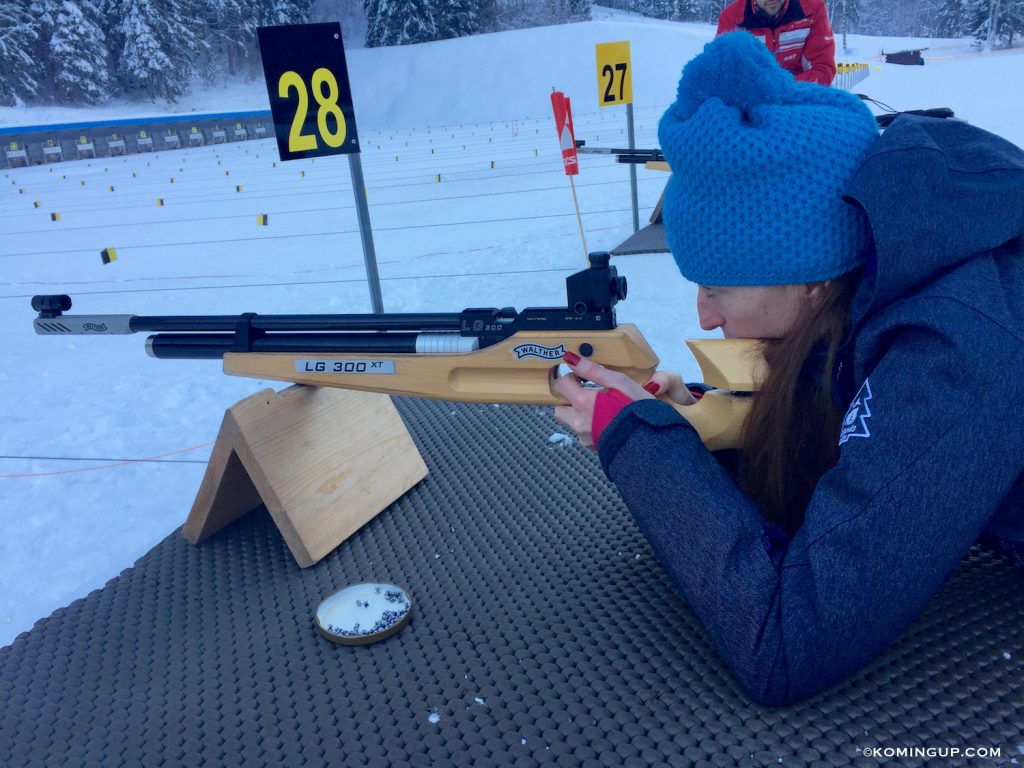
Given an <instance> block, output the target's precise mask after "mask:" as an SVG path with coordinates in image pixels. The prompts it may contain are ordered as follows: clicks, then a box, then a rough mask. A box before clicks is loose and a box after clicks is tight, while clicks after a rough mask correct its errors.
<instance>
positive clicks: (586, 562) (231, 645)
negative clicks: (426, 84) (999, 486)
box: [0, 400, 1024, 768]
mask: <svg viewBox="0 0 1024 768" xmlns="http://www.w3.org/2000/svg"><path fill="white" fill-rule="evenodd" d="M396 403H397V405H398V407H399V409H400V411H401V413H402V415H403V417H404V418H405V420H406V423H407V424H408V425H409V427H410V431H411V432H412V434H413V436H414V438H415V439H416V441H417V443H418V445H419V446H420V449H421V451H422V452H423V456H424V459H425V460H426V462H427V465H428V466H429V468H430V475H429V476H428V477H427V479H426V480H424V481H423V482H422V483H420V484H419V485H418V486H417V487H415V488H414V489H413V490H412V491H410V492H409V493H408V494H406V495H405V496H404V497H403V498H402V499H400V500H399V501H397V502H396V503H395V504H393V505H392V506H391V507H389V508H388V509H386V510H385V511H384V512H382V513H381V514H380V515H379V516H378V517H377V518H376V519H375V520H373V521H372V522H371V523H369V524H368V525H367V526H365V527H364V528H363V529H362V530H361V531H359V532H358V533H357V534H356V535H355V536H353V537H352V538H351V539H350V540H349V541H347V542H345V543H344V544H342V546H341V547H339V548H338V549H337V550H336V551H334V552H333V553H331V554H330V555H329V556H328V557H327V558H325V559H324V560H323V561H322V562H321V563H319V564H318V565H316V566H314V567H312V568H309V569H306V570H301V569H299V568H298V566H297V565H296V564H295V562H294V560H293V559H292V557H291V554H290V553H289V552H288V550H287V547H286V546H285V544H284V542H283V540H282V539H281V537H280V535H279V534H278V532H277V530H276V529H275V528H274V526H273V524H272V522H271V520H270V517H269V515H268V514H267V513H266V511H265V510H263V509H260V510H257V511H254V512H252V513H250V514H249V515H247V516H246V517H244V518H242V519H241V520H240V521H238V522H237V523H235V524H233V525H232V526H230V527H229V528H226V529H225V530H223V531H221V532H220V533H218V534H217V535H215V536H214V537H213V538H211V539H210V540H209V541H208V542H206V543H204V544H202V545H200V546H198V547H193V546H192V545H190V544H188V543H187V542H186V541H185V540H184V539H183V538H182V537H181V536H180V535H179V534H174V535H172V536H170V537H168V538H167V539H166V540H164V541H163V542H162V543H160V544H159V545H158V546H156V547H155V548H154V549H153V550H152V551H150V552H149V553H148V554H147V555H146V556H145V557H143V558H142V559H140V560H139V561H138V563H136V565H135V566H134V567H133V568H131V569H129V570H127V571H125V572H124V573H122V574H121V575H120V576H118V577H117V578H115V579H113V580H112V581H110V582H109V583H108V584H107V585H106V586H105V587H104V588H103V589H101V590H98V591H96V592H93V593H92V594H90V595H89V596H88V597H86V598H84V599H82V600H79V601H77V602H75V603H73V604H72V605H71V606H69V607H67V608H65V609H62V610H59V611H57V612H55V613H54V614H53V615H52V616H50V617H49V618H48V619H45V620H42V621H40V622H39V623H37V624H36V626H35V627H34V629H32V631H31V632H29V633H26V634H24V635H22V636H20V637H19V638H18V639H17V640H16V641H15V642H14V644H13V645H12V646H10V647H9V648H6V649H4V650H2V651H0V691H2V695H0V765H3V766H16V767H18V768H21V767H23V766H47V767H48V768H49V767H50V766H103V768H115V767H117V766H146V767H147V768H148V767H149V766H275V767H276V766H303V767H304V768H314V767H318V766H328V765H330V766H345V767H346V768H347V767H348V766H406V765H413V766H446V765H472V766H492V765H515V766H536V765H557V766H683V765H716V766H718V765H720V766H753V765H763V766H773V767H777V766H779V765H782V766H803V765H820V766H826V765H827V766H843V765H856V766H878V765H881V764H901V765H943V766H945V765H986V766H989V765H1011V764H1012V763H1011V760H1017V761H1020V762H1024V753H1021V752H1018V750H1024V735H1022V734H1024V666H1022V656H1021V653H1022V650H1024V648H1022V646H1024V594H1022V592H1024V590H1022V586H1024V579H1022V578H1021V576H1020V575H1018V574H1017V573H1016V572H1015V569H1014V567H1013V566H1012V565H1011V564H1010V563H1009V562H1008V561H1006V560H1004V559H1002V558H1001V557H998V556H995V555H992V554H988V553H983V552H982V551H980V550H976V551H974V552H973V553H972V555H971V556H970V557H969V558H968V560H966V561H965V562H964V564H963V565H962V566H961V568H960V569H959V571H958V572H957V573H956V575H955V576H954V578H953V579H952V581H951V582H950V583H949V584H948V585H947V586H946V587H945V588H944V589H943V591H942V592H941V593H940V594H939V595H938V596H937V597H936V598H935V599H934V600H933V601H932V603H931V604H930V606H929V608H928V609H927V611H926V612H925V614H924V615H923V616H922V617H921V618H920V619H919V620H918V621H917V622H916V623H915V624H913V625H912V626H911V627H910V628H909V629H908V630H907V631H906V632H905V633H904V634H903V635H902V637H900V638H899V639H898V640H897V642H896V643H895V644H894V645H893V646H892V647H891V648H890V649H889V650H888V651H887V652H886V653H885V654H884V655H883V656H882V657H881V658H879V659H877V660H876V661H875V662H874V663H872V664H871V665H870V666H869V667H868V668H866V669H865V670H863V671H862V672H860V673H858V674H857V675H855V676H854V677H853V678H852V679H850V680H849V681H847V682H845V683H843V684H841V685H840V686H838V687H836V688H833V689H832V690H830V691H827V692H825V693H823V694H821V695H819V696H816V697H814V698H813V699H811V700H809V701H807V702H804V703H801V704H799V705H796V706H794V707H790V708H787V709H780V710H772V709H766V708H762V707H759V706H756V705H754V704H751V703H750V702H748V701H747V700H745V699H744V698H743V697H742V695H741V694H740V693H739V691H738V689H737V687H736V685H735V683H734V682H733V681H732V679H731V677H730V674H729V672H728V670H727V669H726V667H725V666H724V664H723V663H722V662H721V660H720V659H719V658H718V657H717V656H716V655H715V654H714V652H713V651H712V650H711V649H710V648H709V647H708V645H707V643H706V639H705V634H704V632H703V630H702V629H701V627H700V625H699V624H698V623H697V622H696V620H695V619H694V617H693V615H692V614H691V613H690V611H689V609H688V608H687V607H686V606H685V605H684V604H683V603H682V601H681V600H680V599H679V598H678V597H677V596H676V594H675V593H674V592H673V590H672V587H671V585H670V583H669V581H668V578H667V577H666V576H665V574H664V572H663V571H662V569H661V568H660V566H659V565H658V563H657V561H656V560H655V559H654V557H653V556H652V555H651V553H650V550H649V548H648V546H647V544H646V542H645V540H644V539H643V537H642V535H641V534H640V532H639V530H638V529H637V527H636V526H635V524H634V522H633V521H632V518H631V517H630V515H629V513H628V512H627V511H626V509H625V508H624V507H623V506H622V504H621V502H620V501H619V500H618V496H617V494H616V493H615V491H614V488H613V487H611V486H610V485H609V484H608V483H607V481H606V480H605V479H604V477H603V475H602V473H601V471H600V468H599V466H598V464H597V462H596V461H595V460H594V459H593V457H592V456H590V454H588V453H587V452H586V451H584V450H583V449H582V448H580V446H579V445H578V444H575V443H568V442H565V441H561V440H554V441H552V440H551V439H550V438H551V436H552V435H555V434H556V433H558V432H560V431H561V430H560V429H558V425H557V424H556V423H555V422H554V421H553V419H552V417H551V414H550V409H541V408H530V407H495V406H469V405H452V404H449V403H439V402H429V401H416V400H397V401H396ZM190 502H191V500H190V499H189V500H182V503H183V509H184V508H185V507H186V506H187V505H188V503H190ZM366 580H385V581H392V582H395V583H398V584H400V585H403V586H405V587H407V588H408V589H409V590H410V592H411V594H412V596H413V601H414V609H413V611H414V613H413V618H412V621H411V623H410V624H409V626H407V627H405V628H404V629H403V630H402V631H401V632H399V633H398V634H397V635H395V636H393V637H391V638H389V639H387V640H384V641H382V642H380V643H378V644H376V645H369V646H361V647H341V646H336V645H333V644H331V643H329V642H327V641H326V640H324V639H322V638H321V637H319V636H318V635H317V633H316V632H315V630H314V628H313V614H314V610H315V609H316V607H317V605H318V604H319V602H320V601H321V599H323V598H324V597H326V596H327V595H329V594H331V593H332V592H334V591H335V590H337V589H340V588H341V587H343V586H345V585H347V584H350V583H353V582H359V581H366ZM894 599H898V596H894ZM922 746H932V747H950V746H952V747H958V748H967V747H972V746H973V747H994V748H999V749H1000V750H1001V756H1000V757H999V758H995V759H987V760H979V759H977V758H975V759H972V760H968V759H966V758H959V759H947V758H933V759H930V760H929V759H927V758H900V759H886V758H884V757H882V758H875V757H865V756H864V755H863V754H862V752H861V750H863V749H864V748H867V747H922Z"/></svg>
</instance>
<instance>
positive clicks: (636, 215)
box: [596, 40, 640, 232]
mask: <svg viewBox="0 0 1024 768" xmlns="http://www.w3.org/2000/svg"><path fill="white" fill-rule="evenodd" d="M596 57H597V103H598V105H599V106H602V107H612V106H616V105H618V104H625V105H626V131H627V134H628V137H627V138H628V140H629V148H630V149H636V133H635V131H634V129H633V67H632V64H631V63H630V59H629V40H622V41H620V42H617V43H597V45H596ZM629 188H630V194H631V196H632V199H633V232H639V231H640V209H639V206H638V203H637V194H636V164H635V163H630V164H629Z"/></svg>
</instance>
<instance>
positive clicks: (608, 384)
mask: <svg viewBox="0 0 1024 768" xmlns="http://www.w3.org/2000/svg"><path fill="white" fill-rule="evenodd" d="M565 362H566V365H568V366H569V368H570V370H572V372H573V373H575V374H576V375H577V376H579V377H580V378H582V379H586V380H587V381H592V382H594V383H595V384H597V385H599V386H602V387H604V388H605V389H617V390H618V391H619V392H621V393H622V394H624V395H627V396H628V397H631V398H632V399H634V400H643V399H647V398H650V397H652V395H651V394H650V393H649V392H647V391H646V390H645V389H644V388H643V387H642V386H640V385H639V384H637V383H636V382H635V381H633V380H632V379H631V378H629V376H627V375H626V374H624V373H620V372H619V371H610V370H608V369H607V368H605V367H604V366H603V365H600V364H598V363H595V362H594V361H593V360H588V359H587V358H585V357H583V358H581V357H579V356H578V355H574V354H572V353H571V352H570V353H566V355H565Z"/></svg>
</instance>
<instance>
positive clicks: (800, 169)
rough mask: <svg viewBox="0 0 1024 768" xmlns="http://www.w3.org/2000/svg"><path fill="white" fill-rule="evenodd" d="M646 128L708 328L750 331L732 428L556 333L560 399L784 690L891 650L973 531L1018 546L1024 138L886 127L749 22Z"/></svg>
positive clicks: (813, 683)
mask: <svg viewBox="0 0 1024 768" xmlns="http://www.w3.org/2000/svg"><path fill="white" fill-rule="evenodd" d="M659 137H660V139H661V144H662V149H663V151H664V152H665V155H666V158H667V159H668V161H669V163H670V165H671V166H672V169H673V176H672V180H671V181H670V184H669V187H668V190H667V191H666V195H665V203H664V208H663V216H664V220H665V226H666V231H667V235H668V241H669V245H670V247H671V249H672V252H673V255H674V257H675V259H676V261H677V263H678V265H679V268H680V270H681V271H682V274H683V276H684V277H686V278H687V279H689V280H691V281H693V282H695V283H697V284H698V285H699V286H700V287H699V289H698V313H699V315H700V321H701V325H702V327H703V328H705V329H707V330H711V329H714V328H721V329H722V330H723V332H724V334H725V335H726V336H735V337H747V338H761V339H766V341H765V357H766V360H767V362H768V374H767V378H766V380H765V382H764V385H763V388H762V390H761V391H760V392H759V393H758V394H757V395H756V396H755V403H754V407H753V409H752V411H751V415H750V416H749V417H748V419H747V422H746V424H745V448H744V450H743V452H742V454H741V455H740V456H739V458H738V461H732V460H731V459H732V457H723V456H719V455H713V454H711V453H709V452H708V451H707V450H706V449H705V448H704V447H703V445H702V444H701V443H700V440H699V438H698V437H697V434H696V432H695V431H694V430H693V429H692V428H691V427H690V426H689V425H688V423H687V422H686V420H685V419H684V418H683V417H682V416H680V415H679V413H678V411H677V410H676V409H674V408H672V407H670V406H669V405H667V404H666V403H663V402H659V401H658V400H657V399H656V398H655V397H654V396H653V395H652V394H651V392H652V391H654V392H657V393H659V394H661V396H662V397H668V398H671V399H674V400H676V401H677V402H680V403H684V404H685V403H687V402H690V399H691V395H690V394H689V393H688V392H687V391H686V389H685V387H683V386H682V382H681V381H680V379H679V377H678V376H675V375H669V374H665V373H658V374H655V376H654V378H653V380H652V381H651V383H649V384H648V385H647V386H646V387H641V386H640V385H638V384H636V383H634V382H632V381H630V380H629V379H627V378H625V377H624V376H621V375H619V374H616V373H614V372H612V371H608V370H606V369H603V368H601V367H600V366H597V365H595V364H593V363H591V362H589V361H587V360H580V359H579V358H578V357H577V356H576V355H574V354H571V353H570V354H568V355H567V356H566V358H567V363H568V364H569V365H570V368H571V370H572V374H570V375H566V376H564V377H562V378H560V379H559V380H558V382H556V387H557V389H558V390H559V391H560V392H561V393H562V394H563V395H564V396H565V397H566V398H567V400H568V401H569V403H570V405H567V406H562V407H559V408H556V413H555V415H556V418H558V420H559V421H561V422H562V423H563V424H566V425H567V426H569V427H570V428H572V429H574V430H575V431H576V432H577V433H578V434H579V436H580V440H581V442H582V443H584V444H585V445H589V444H596V450H597V452H598V455H599V458H600V460H601V464H602V466H603V468H604V470H605V472H606V473H607V474H608V476H609V477H610V478H611V480H612V481H613V482H614V483H615V484H616V486H617V487H618V489H619V491H620V493H621V496H622V498H623V500H624V501H625V503H626V505H627V506H628V507H629V509H630V511H631V512H632V513H633V515H634V516H635V518H636V519H637V521H638V523H639V525H640V527H641V529H642V530H643V532H644V534H645V536H646V537H647V538H648V540H649V541H650V543H651V545H652V548H653V549H654V551H655V553H656V554H657V556H658V558H659V560H660V561H661V563H662V564H663V565H664V567H665V568H666V569H667V570H668V572H669V573H670V575H671V576H672V578H673V580H674V581H675V583H676V584H677V586H678V588H679V590H680V592H681V593H682V594H683V596H684V597H685V599H686V600H687V602H688V603H689V605H690V606H691V607H692V609H693V610H694V612H695V613H696V614H697V616H698V617H699V618H700V620H701V621H702V623H703V624H704V626H705V627H706V628H707V631H708V634H709V636H710V639H711V642H712V644H713V645H714V647H715V648H716V649H717V650H718V652H719V653H720V654H721V655H722V657H723V658H724V659H725V661H726V662H727V663H728V664H729V666H730V667H731V668H732V670H733V672H734V674H735V676H736V679H737V680H738V682H739V683H740V685H741V687H742V688H743V689H744V690H745V691H746V693H747V694H748V695H749V696H750V697H751V698H753V699H754V700H756V701H758V702H761V703H764V704H769V705H784V704H788V703H792V702H794V701H797V700H799V699H802V698H804V697H807V696H809V695H811V694H813V693H815V692H817V691H820V690H822V689H824V688H826V687H828V686H830V685H832V684H834V683H836V682H838V681H840V680H842V679H843V678H845V677H847V676H849V675H850V674H851V673H853V672H854V671H856V670H857V669H859V668H860V667H862V666H863V665H864V664H866V663H867V662H868V661H869V660H870V659H871V658H873V657H874V656H875V655H877V654H878V653H880V652H881V651H882V650H884V649H885V648H886V647H887V646H888V645H889V644H890V643H891V642H892V640H893V639H895V637H896V636H897V635H898V634H899V633H900V632H901V631H902V630H903V629H904V628H905V627H906V626H907V624H909V623H910V622H911V621H912V620H913V619H914V618H915V617H916V616H917V615H918V614H919V613H920V612H921V610H922V609H923V607H924V606H925V604H926V603H927V602H928V600H929V599H930V598H931V596H932V595H933V594H934V593H935V592H936V591H937V590H938V589H939V587H940V586H941V585H942V583H943V582H944V581H946V579H947V578H948V577H949V576H950V575H951V574H952V572H953V570H954V569H955V568H956V566H957V564H958V562H959V561H960V560H961V558H962V557H963V556H964V555H965V554H966V553H967V551H968V550H969V548H970V547H971V546H972V544H974V543H975V542H976V541H977V540H978V539H979V538H980V537H983V536H990V537H997V538H998V539H999V540H1001V541H1002V542H1004V543H1005V546H1006V547H1007V548H1008V549H1010V550H1013V548H1014V547H1015V546H1020V545H1019V542H1021V541H1024V475H1022V473H1024V412H1022V407H1024V302H1022V298H1024V153H1022V152H1021V151H1020V150H1019V149H1017V148H1016V147H1014V146H1013V145H1012V144H1009V143H1008V142H1006V141H1004V140H1002V139H999V138H998V137H995V136H993V135H992V134H988V133H986V132H984V131H981V130H979V129H976V128H972V127H970V126H968V125H966V124H963V123H959V122H954V121H942V120H934V119H929V118H914V117H910V116H903V117H901V118H900V119H898V120H897V121H896V122H894V123H893V125H892V127H890V128H889V129H888V130H886V132H885V133H884V134H883V135H882V136H881V137H879V136H878V135H877V130H876V129H875V127H874V121H873V118H872V117H871V114H870V112H869V111H868V110H867V108H866V107H864V106H863V104H862V103H861V102H860V101H859V100H858V99H856V98H855V97H853V96H852V95H850V94H847V93H845V92H842V91H836V90H832V89H828V88H822V87H819V86H815V85H807V84H803V83H797V82H795V81H794V80H793V79H792V76H791V75H789V74H788V73H786V72H784V71H783V70H782V69H781V68H779V67H778V66H777V65H776V64H775V63H774V61H773V59H772V56H771V54H770V53H769V52H768V51H767V49H765V47H764V46H763V45H762V44H761V43H759V42H758V41H757V40H756V39H754V38H753V37H750V36H749V35H746V34H745V33H734V34H729V35H724V36H722V37H719V38H717V39H716V40H714V41H713V42H712V43H710V44H709V45H708V46H707V47H706V48H705V51H704V53H702V54H701V55H700V56H698V57H697V58H695V59H694V60H693V61H692V62H690V63H689V64H688V65H687V67H686V69H685V70H684V72H683V77H682V79H681V81H680V84H679V92H678V98H677V100H676V102H675V103H674V104H673V105H672V107H670V108H669V110H668V111H667V112H666V114H665V116H664V117H663V119H662V122H661V126H660V130H659ZM580 379H586V380H589V381H591V382H593V383H595V384H597V385H600V387H603V388H604V389H600V390H598V389H594V388H590V387H587V388H584V387H581V386H580ZM682 410H683V411H684V413H685V408H683V409H682Z"/></svg>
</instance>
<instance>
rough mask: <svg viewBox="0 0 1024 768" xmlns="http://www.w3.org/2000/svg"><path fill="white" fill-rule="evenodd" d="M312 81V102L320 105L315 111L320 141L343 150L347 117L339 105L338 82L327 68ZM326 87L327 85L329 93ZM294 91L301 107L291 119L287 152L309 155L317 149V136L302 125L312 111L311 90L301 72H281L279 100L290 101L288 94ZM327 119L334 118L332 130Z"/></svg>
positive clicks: (319, 70)
mask: <svg viewBox="0 0 1024 768" xmlns="http://www.w3.org/2000/svg"><path fill="white" fill-rule="evenodd" d="M312 80H313V82H312V83H311V84H310V85H312V87H313V99H314V100H315V101H316V103H317V104H318V105H319V107H318V109H317V111H316V126H317V128H318V129H319V131H318V133H319V135H320V138H321V139H323V142H324V144H326V145H327V146H329V147H334V148H337V147H340V146H341V145H342V144H344V143H345V114H344V113H343V112H342V111H341V107H339V106H338V80H337V78H335V77H334V73H333V72H331V70H329V69H327V68H326V67H320V68H319V69H317V70H316V71H314V72H313V78H312ZM324 86H327V92H326V93H324ZM293 88H294V89H295V91H296V93H297V95H298V100H299V104H298V107H297V108H296V110H295V117H294V118H292V127H291V130H290V131H289V132H288V149H289V150H291V151H292V152H306V151H309V150H311V149H316V148H317V142H316V138H317V137H316V136H314V135H311V134H307V133H303V132H302V125H303V123H305V122H306V113H307V112H308V110H309V91H308V90H307V89H306V83H305V81H304V80H303V79H302V76H301V75H299V73H298V72H293V71H291V70H289V71H288V72H284V73H282V75H281V77H280V78H279V79H278V81H277V95H278V97H279V98H282V99H288V98H291V97H290V95H289V93H290V91H291V90H292V89H293ZM328 117H333V118H334V120H333V123H334V126H333V130H332V128H331V121H329V120H328V119H327V118H328Z"/></svg>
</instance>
